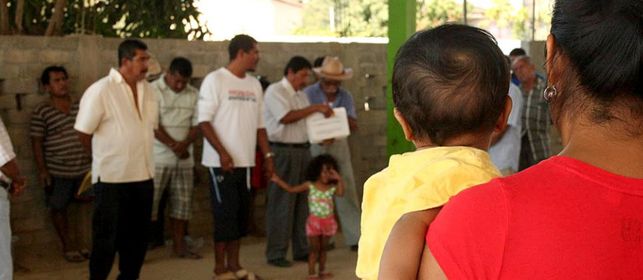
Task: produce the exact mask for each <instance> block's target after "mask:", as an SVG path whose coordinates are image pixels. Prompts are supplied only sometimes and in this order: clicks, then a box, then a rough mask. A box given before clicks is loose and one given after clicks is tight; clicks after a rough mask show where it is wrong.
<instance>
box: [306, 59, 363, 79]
mask: <svg viewBox="0 0 643 280" xmlns="http://www.w3.org/2000/svg"><path fill="white" fill-rule="evenodd" d="M313 71H314V72H315V74H317V76H319V77H320V78H324V79H329V80H337V81H343V80H348V79H350V78H352V77H353V69H351V68H344V64H342V62H341V61H340V60H339V58H338V57H336V56H327V57H326V58H324V62H323V63H322V66H321V67H317V68H313Z"/></svg>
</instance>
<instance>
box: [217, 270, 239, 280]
mask: <svg viewBox="0 0 643 280" xmlns="http://www.w3.org/2000/svg"><path fill="white" fill-rule="evenodd" d="M212 280H237V277H236V276H235V275H234V273H232V271H226V272H224V273H221V274H215V275H214V276H212Z"/></svg>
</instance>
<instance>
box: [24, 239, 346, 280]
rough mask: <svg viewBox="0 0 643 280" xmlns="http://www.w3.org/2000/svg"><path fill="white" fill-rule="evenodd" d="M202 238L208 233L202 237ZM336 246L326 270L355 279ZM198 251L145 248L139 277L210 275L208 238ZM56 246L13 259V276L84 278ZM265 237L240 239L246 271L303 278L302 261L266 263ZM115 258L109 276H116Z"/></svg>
mask: <svg viewBox="0 0 643 280" xmlns="http://www.w3.org/2000/svg"><path fill="white" fill-rule="evenodd" d="M205 239H206V240H208V239H209V237H206V238H205ZM336 239H337V240H336V244H337V248H335V249H334V250H331V251H329V252H328V261H327V264H326V266H327V270H328V271H330V272H332V273H333V274H334V275H335V278H334V279H357V278H356V277H355V264H356V262H357V253H356V252H353V251H351V250H350V249H349V248H348V247H346V246H344V245H343V240H342V237H341V234H338V235H337V237H336ZM205 243H206V244H205V245H204V246H203V248H201V250H200V253H201V254H202V255H203V259H200V260H186V259H177V258H172V257H171V256H170V253H171V249H170V248H171V246H167V245H166V246H165V247H161V248H157V249H154V250H151V251H148V253H147V257H146V260H145V264H144V265H143V269H142V272H141V279H142V280H149V279H154V280H175V279H186V280H192V279H203V280H206V279H212V270H213V268H214V253H213V251H212V242H211V241H210V242H207V241H206V242H205ZM57 249H58V248H56V250H47V249H44V250H42V251H40V252H32V254H29V255H30V256H32V257H30V258H26V259H25V258H22V259H21V263H16V264H15V265H16V269H17V270H18V271H17V272H16V274H15V277H14V278H15V279H16V280H63V279H64V280H74V279H88V278H89V272H88V262H83V263H68V262H66V261H65V260H64V259H63V258H62V256H59V255H58V251H59V250H57ZM264 250H265V238H259V237H248V238H245V239H243V241H242V247H241V263H242V265H243V266H244V267H245V268H246V269H247V270H249V271H253V272H255V273H257V275H259V276H261V277H262V278H263V279H305V278H306V276H307V274H308V273H307V272H308V266H307V264H306V263H303V262H295V263H294V265H293V266H292V267H289V268H278V267H274V266H270V265H268V264H267V263H266V260H265V257H264ZM117 264H118V260H116V261H115V265H114V268H113V269H112V273H111V274H110V277H109V279H116V276H117V273H118V265H117Z"/></svg>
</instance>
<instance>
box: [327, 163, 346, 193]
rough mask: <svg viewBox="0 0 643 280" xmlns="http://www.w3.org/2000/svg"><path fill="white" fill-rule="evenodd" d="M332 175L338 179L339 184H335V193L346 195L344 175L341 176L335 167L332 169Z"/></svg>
mask: <svg viewBox="0 0 643 280" xmlns="http://www.w3.org/2000/svg"><path fill="white" fill-rule="evenodd" d="M330 175H331V178H332V179H335V180H337V185H336V186H335V195H336V196H344V180H342V176H340V175H339V173H337V170H335V169H331V170H330Z"/></svg>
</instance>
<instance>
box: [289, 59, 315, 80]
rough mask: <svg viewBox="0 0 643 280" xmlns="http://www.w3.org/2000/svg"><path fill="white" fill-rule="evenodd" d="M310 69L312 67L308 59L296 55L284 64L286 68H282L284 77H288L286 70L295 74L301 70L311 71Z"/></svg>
mask: <svg viewBox="0 0 643 280" xmlns="http://www.w3.org/2000/svg"><path fill="white" fill-rule="evenodd" d="M312 67H313V66H312V65H311V64H310V61H308V59H306V58H304V57H303V56H298V55H296V56H293V57H292V58H290V60H289V61H288V64H286V68H284V76H286V75H288V69H290V71H292V72H293V73H297V72H299V70H301V69H312Z"/></svg>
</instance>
